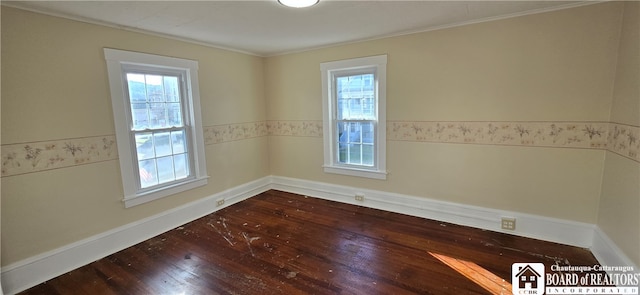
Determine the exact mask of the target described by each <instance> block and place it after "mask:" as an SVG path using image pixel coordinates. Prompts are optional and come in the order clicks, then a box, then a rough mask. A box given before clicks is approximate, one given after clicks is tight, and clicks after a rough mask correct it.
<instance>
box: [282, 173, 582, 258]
mask: <svg viewBox="0 0 640 295" xmlns="http://www.w3.org/2000/svg"><path fill="white" fill-rule="evenodd" d="M272 182H273V183H272V185H271V188H273V189H277V190H282V191H286V192H291V193H297V194H302V195H307V196H311V197H317V198H322V199H326V200H332V201H338V202H342V203H348V204H354V205H359V206H364V207H370V208H375V209H381V210H385V211H390V212H396V213H402V214H406V215H412V216H417V217H422V218H428V219H434V220H438V221H443V222H449V223H454V224H459V225H464V226H470V227H475V228H480V229H485V230H491V231H497V232H504V233H508V234H513V235H517V236H523V237H529V238H535V239H540V240H545V241H550V242H556V243H562V244H567V245H572V246H578V247H584V248H588V247H590V246H591V243H592V240H593V229H594V225H593V224H588V223H582V222H575V221H569V220H562V219H556V218H549V217H544V216H536V215H531V214H525V213H519V212H510V211H503V210H496V209H489V208H483V207H477V206H470V205H462V204H457V203H452V202H444V201H438V200H434V199H428V198H422V197H414V196H409V195H402V194H396V193H390V192H382V191H375V190H365V189H360V188H355V187H348V186H341V185H335V184H328V183H321V182H314V181H309V180H301V179H294V178H286V177H278V176H273V177H272ZM356 194H363V195H364V196H365V198H364V201H356V200H355V195H356ZM502 217H515V218H516V219H517V223H516V230H513V231H511V230H503V229H501V226H500V221H501V218H502Z"/></svg>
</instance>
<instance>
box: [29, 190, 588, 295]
mask: <svg viewBox="0 0 640 295" xmlns="http://www.w3.org/2000/svg"><path fill="white" fill-rule="evenodd" d="M515 262H542V263H545V266H546V267H547V268H549V267H550V266H551V265H552V264H560V265H566V264H571V265H594V264H596V263H597V261H596V259H595V258H594V257H593V255H592V254H591V253H590V252H589V251H588V250H586V249H582V248H576V247H571V246H566V245H560V244H555V243H550V242H544V241H539V240H534V239H528V238H522V237H515V236H511V235H507V234H502V233H496V232H491V231H484V230H479V229H473V228H468V227H463V226H457V225H453V224H448V223H443V222H438V221H433V220H427V219H422V218H416V217H411V216H406V215H401V214H396V213H390V212H385V211H380V210H375V209H369V208H364V207H359V206H353V205H348V204H341V203H336V202H331V201H326V200H321V199H316V198H311V197H304V196H300V195H295V194H290V193H284V192H279V191H268V192H266V193H263V194H260V195H258V196H256V197H253V198H251V199H248V200H245V201H243V202H240V203H238V204H235V205H232V206H229V207H227V208H225V209H222V210H220V211H218V212H215V213H213V214H210V215H207V216H205V217H203V218H201V219H198V220H196V221H193V222H191V223H188V224H185V225H183V226H181V227H178V228H176V229H174V230H171V231H169V232H166V233H163V234H161V235H159V236H157V237H154V238H152V239H149V240H147V241H145V242H143V243H140V244H138V245H135V246H133V247H130V248H128V249H125V250H123V251H120V252H118V253H115V254H113V255H110V256H108V257H105V258H103V259H101V260H98V261H96V262H93V263H91V264H89V265H86V266H84V267H81V268H79V269H76V270H74V271H71V272H69V273H67V274H64V275H62V276H60V277H57V278H55V279H52V280H50V281H47V282H45V283H42V284H40V285H38V286H35V287H33V288H31V289H29V290H27V291H25V292H23V293H22V294H176V295H177V294H511V265H512V263H515Z"/></svg>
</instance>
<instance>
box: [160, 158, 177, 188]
mask: <svg viewBox="0 0 640 295" xmlns="http://www.w3.org/2000/svg"><path fill="white" fill-rule="evenodd" d="M175 179H176V178H175V175H174V168H173V157H172V156H169V157H162V158H158V182H160V183H165V182H169V181H174V180H175Z"/></svg>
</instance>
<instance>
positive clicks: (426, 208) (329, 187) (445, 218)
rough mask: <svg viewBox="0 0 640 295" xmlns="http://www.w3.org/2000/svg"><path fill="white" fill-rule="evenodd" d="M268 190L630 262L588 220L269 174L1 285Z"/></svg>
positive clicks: (38, 279) (29, 266) (48, 274)
mask: <svg viewBox="0 0 640 295" xmlns="http://www.w3.org/2000/svg"><path fill="white" fill-rule="evenodd" d="M270 189H276V190H281V191H285V192H291V193H297V194H301V195H306V196H311V197H316V198H321V199H326V200H332V201H338V202H342V203H348V204H354V205H359V206H364V207H370V208H375V209H381V210H386V211H390V212H397V213H401V214H406V215H412V216H417V217H422V218H428V219H433V220H438V221H442V222H450V223H454V224H459V225H464V226H470V227H475V228H480V229H486V230H492V231H497V232H504V233H508V234H513V235H518V236H524V237H530V238H536V239H540V240H546V241H552V242H557V243H562V244H568V245H574V246H579V247H585V248H591V249H592V252H593V253H594V255H595V256H596V258H597V259H598V260H599V261H600V263H601V264H603V265H633V264H632V262H631V260H630V259H629V258H628V257H626V256H625V255H624V254H623V253H622V251H620V249H619V248H618V247H617V246H616V245H615V243H613V242H612V241H611V240H610V239H609V238H608V237H607V236H606V234H604V233H603V232H602V231H601V230H600V229H599V228H598V227H596V226H595V225H593V224H588V223H581V222H575V221H568V220H562V219H555V218H549V217H543V216H536V215H531V214H524V213H519V212H510V211H503V210H496V209H490V208H483V207H477V206H469V205H462V204H457V203H451V202H444V201H438V200H434V199H429V198H423V197H415V196H409V195H402V194H396V193H389V192H383V191H376V190H367V189H360V188H356V187H350V186H341V185H335V184H329V183H322V182H315V181H309V180H302V179H295V178H287V177H279V176H268V177H264V178H261V179H258V180H255V181H252V182H249V183H246V184H243V185H240V186H237V187H234V188H232V189H229V190H226V191H223V192H220V193H217V194H214V195H212V196H209V197H206V198H204V199H201V200H198V201H195V202H192V203H189V204H185V205H183V206H180V207H177V208H174V209H171V210H168V211H165V212H162V213H160V214H157V215H154V216H151V217H148V218H145V219H143V220H140V221H137V222H134V223H131V224H127V225H124V226H121V227H119V228H115V229H113V230H110V231H107V232H104V233H101V234H98V235H95V236H93V237H90V238H87V239H84V240H81V241H78V242H75V243H72V244H69V245H67V246H64V247H61V248H58V249H55V250H52V251H49V252H46V253H42V254H40V255H36V256H34V257H30V258H27V259H25V260H22V261H19V262H16V263H13V264H11V265H8V266H6V267H3V268H2V287H3V288H4V291H5V293H6V294H15V293H17V292H20V291H23V290H26V289H28V288H30V287H33V286H35V285H37V284H40V283H42V282H44V281H46V280H49V279H52V278H54V277H56V276H59V275H61V274H64V273H67V272H69V271H71V270H73V269H76V268H78V267H81V266H83V265H86V264H88V263H91V262H93V261H96V260H98V259H101V258H103V257H106V256H108V255H110V254H112V253H115V252H118V251H120V250H122V249H125V248H127V247H130V246H133V245H135V244H137V243H140V242H142V241H145V240H147V239H149V238H152V237H154V236H157V235H159V234H161V233H164V232H166V231H168V230H171V229H173V228H176V227H178V226H180V225H183V224H185V223H188V222H190V221H193V220H195V219H198V218H200V217H203V216H206V215H207V214H210V213H212V212H215V211H217V210H219V209H221V208H224V207H226V206H229V205H232V204H235V203H237V202H240V201H242V200H245V199H248V198H250V197H253V196H255V195H258V194H260V193H262V192H265V191H268V190H270ZM356 194H363V195H364V201H356V200H355V195H356ZM220 199H224V200H225V202H224V205H222V206H217V201H218V200H220ZM503 216H505V217H515V218H516V219H517V224H516V225H517V226H516V230H515V231H505V230H502V229H501V228H500V219H501V217H503ZM636 269H637V268H636Z"/></svg>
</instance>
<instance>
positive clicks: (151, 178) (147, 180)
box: [138, 159, 158, 188]
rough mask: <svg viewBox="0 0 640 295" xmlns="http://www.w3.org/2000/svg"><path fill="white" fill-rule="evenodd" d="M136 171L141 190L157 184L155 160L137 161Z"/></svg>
mask: <svg viewBox="0 0 640 295" xmlns="http://www.w3.org/2000/svg"><path fill="white" fill-rule="evenodd" d="M138 169H139V170H140V187H141V188H147V187H150V186H154V185H156V184H158V174H157V172H156V160H155V159H151V160H144V161H138Z"/></svg>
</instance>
